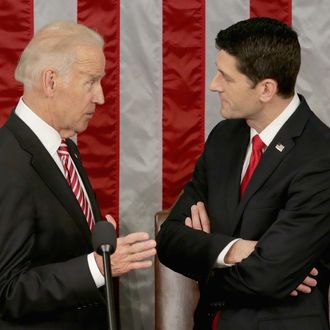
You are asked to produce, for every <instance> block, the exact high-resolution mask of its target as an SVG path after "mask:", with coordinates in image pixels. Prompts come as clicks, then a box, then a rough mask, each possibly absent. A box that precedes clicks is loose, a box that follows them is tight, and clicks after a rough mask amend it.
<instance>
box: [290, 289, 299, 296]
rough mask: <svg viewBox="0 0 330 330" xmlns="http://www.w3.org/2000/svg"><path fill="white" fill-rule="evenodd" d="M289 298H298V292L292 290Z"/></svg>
mask: <svg viewBox="0 0 330 330" xmlns="http://www.w3.org/2000/svg"><path fill="white" fill-rule="evenodd" d="M290 296H292V297H297V296H298V292H297V291H296V290H293V291H292V292H291V293H290Z"/></svg>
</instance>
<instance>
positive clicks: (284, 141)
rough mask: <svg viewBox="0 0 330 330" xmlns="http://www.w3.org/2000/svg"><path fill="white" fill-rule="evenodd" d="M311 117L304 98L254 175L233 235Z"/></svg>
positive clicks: (238, 210)
mask: <svg viewBox="0 0 330 330" xmlns="http://www.w3.org/2000/svg"><path fill="white" fill-rule="evenodd" d="M310 115H311V110H310V109H309V107H308V105H307V103H306V101H305V100H304V99H303V98H302V99H301V104H300V106H299V107H298V108H297V110H296V111H295V113H294V114H293V115H292V116H291V117H290V118H289V119H288V120H287V122H286V123H285V124H284V125H283V127H282V128H281V129H280V131H279V132H278V133H277V135H276V136H275V137H274V139H273V141H272V142H271V144H270V145H269V146H268V148H267V150H266V151H265V153H264V154H263V156H262V158H261V160H260V163H259V165H258V167H257V168H256V170H255V172H254V173H253V176H252V178H251V180H250V182H249V184H248V186H247V188H246V191H245V193H244V195H243V197H242V199H241V201H240V203H239V205H238V208H237V212H236V216H235V218H234V219H235V220H234V221H233V222H232V228H231V233H233V232H235V230H236V228H237V226H238V225H239V224H240V221H241V217H242V213H243V211H244V209H245V207H246V205H247V204H248V202H249V200H250V199H251V198H252V197H253V195H254V194H255V193H256V192H257V191H258V189H259V188H260V187H261V186H262V185H263V183H264V182H265V181H266V180H267V179H268V178H269V177H270V176H271V175H272V173H273V172H274V171H275V170H276V168H277V167H278V166H279V164H280V163H281V162H282V161H283V159H285V158H286V157H287V155H288V154H289V153H290V151H291V150H292V148H294V146H295V138H296V137H298V136H300V135H301V133H302V131H303V129H304V127H305V125H306V122H307V121H308V119H309V117H310Z"/></svg>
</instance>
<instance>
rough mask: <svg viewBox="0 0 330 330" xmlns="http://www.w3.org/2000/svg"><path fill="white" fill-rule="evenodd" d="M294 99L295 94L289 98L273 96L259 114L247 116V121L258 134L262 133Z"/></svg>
mask: <svg viewBox="0 0 330 330" xmlns="http://www.w3.org/2000/svg"><path fill="white" fill-rule="evenodd" d="M292 99H293V96H290V97H289V98H282V97H275V98H273V99H272V100H271V101H270V102H268V103H265V104H264V106H263V108H262V110H261V111H260V112H258V114H257V115H255V116H254V117H251V118H247V119H246V123H247V124H248V125H249V126H250V127H252V128H254V129H255V130H256V131H257V132H258V134H259V133H261V132H262V131H263V130H264V129H265V128H266V127H267V126H268V125H269V124H270V123H272V122H273V121H274V120H275V119H276V118H277V117H278V116H279V115H280V114H281V113H282V112H283V111H284V110H285V109H286V107H287V106H288V105H289V103H290V102H291V101H292Z"/></svg>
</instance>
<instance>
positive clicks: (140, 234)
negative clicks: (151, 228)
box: [117, 232, 149, 245]
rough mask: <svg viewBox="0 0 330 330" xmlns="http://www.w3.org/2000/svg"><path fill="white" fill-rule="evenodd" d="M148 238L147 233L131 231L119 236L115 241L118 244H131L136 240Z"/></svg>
mask: <svg viewBox="0 0 330 330" xmlns="http://www.w3.org/2000/svg"><path fill="white" fill-rule="evenodd" d="M147 239H149V234H148V233H144V232H137V233H131V234H128V235H126V236H123V237H120V238H119V239H118V241H117V245H118V244H133V243H135V242H138V241H145V240H147Z"/></svg>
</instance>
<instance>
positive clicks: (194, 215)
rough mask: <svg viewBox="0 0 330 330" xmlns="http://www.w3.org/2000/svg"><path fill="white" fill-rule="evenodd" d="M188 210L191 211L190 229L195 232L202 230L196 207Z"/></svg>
mask: <svg viewBox="0 0 330 330" xmlns="http://www.w3.org/2000/svg"><path fill="white" fill-rule="evenodd" d="M190 209H191V220H192V227H193V228H194V229H197V230H202V226H201V221H200V218H199V213H198V208H197V205H193V206H192V207H191V208H190Z"/></svg>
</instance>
